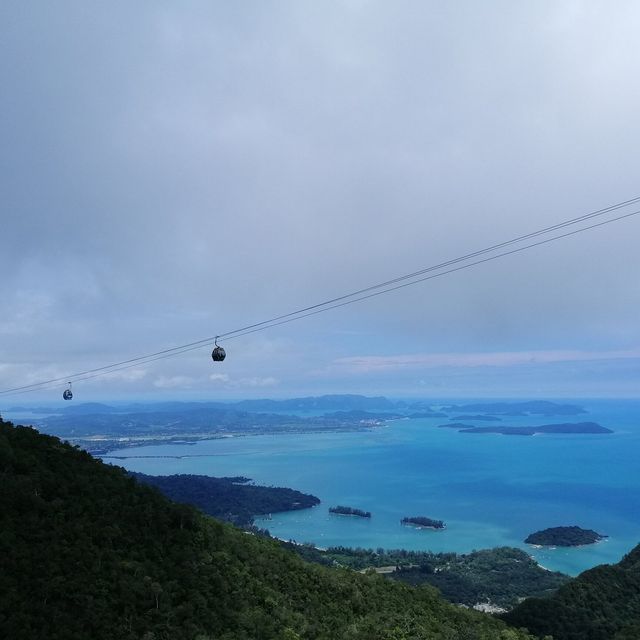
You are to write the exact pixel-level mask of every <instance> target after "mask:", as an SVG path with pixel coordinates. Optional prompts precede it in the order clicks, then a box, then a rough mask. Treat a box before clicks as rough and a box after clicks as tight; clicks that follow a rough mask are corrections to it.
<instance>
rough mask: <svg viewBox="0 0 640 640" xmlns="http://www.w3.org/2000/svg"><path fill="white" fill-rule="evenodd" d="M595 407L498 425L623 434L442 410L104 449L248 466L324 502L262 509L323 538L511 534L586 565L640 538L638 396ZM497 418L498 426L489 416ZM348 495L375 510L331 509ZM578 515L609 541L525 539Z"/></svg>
mask: <svg viewBox="0 0 640 640" xmlns="http://www.w3.org/2000/svg"><path fill="white" fill-rule="evenodd" d="M577 404H580V405H581V406H584V407H585V408H586V409H587V410H588V411H589V413H588V414H582V415H579V416H565V417H562V416H561V417H551V418H549V417H540V416H538V417H516V418H510V417H504V418H503V419H502V421H501V422H499V423H495V424H496V425H505V426H511V425H513V426H520V425H523V426H524V425H539V424H551V423H559V422H583V421H594V422H598V423H600V424H602V425H603V426H605V427H608V428H610V429H613V430H614V431H615V433H613V434H611V435H539V436H530V437H522V436H504V435H499V434H462V433H458V432H457V431H455V430H452V429H438V428H436V426H437V425H438V424H442V423H443V422H447V420H444V419H442V418H430V419H420V420H398V421H394V422H391V423H389V425H388V426H385V427H379V428H375V429H373V430H371V431H368V432H354V433H321V434H290V435H282V436H280V435H263V436H251V437H235V438H233V437H232V438H222V439H217V440H208V441H202V442H199V443H197V444H193V445H187V444H170V445H159V446H150V447H140V448H136V449H124V450H122V451H119V452H112V453H111V455H123V456H169V457H128V458H126V459H124V460H114V459H106V461H109V462H113V463H114V464H118V465H122V466H124V467H126V468H127V469H130V470H133V471H141V472H144V473H150V474H156V475H160V474H162V475H168V474H173V473H194V474H208V475H214V476H236V475H244V476H248V477H250V478H252V479H253V480H255V482H256V483H259V484H266V485H273V486H288V487H292V488H295V489H299V490H301V491H305V492H308V493H312V494H314V495H316V496H318V497H319V498H320V499H321V500H322V504H321V505H319V506H318V507H315V508H313V509H307V510H304V511H295V512H288V513H279V514H272V519H270V520H262V519H259V520H258V521H257V524H259V525H261V526H265V527H267V528H268V529H269V531H270V532H271V534H272V535H275V536H278V537H280V538H285V539H294V540H296V541H298V542H313V543H315V544H316V545H318V546H321V547H327V546H332V545H345V546H353V547H357V546H359V547H373V548H376V547H384V548H387V549H389V548H405V549H424V550H432V551H458V552H468V551H471V550H473V549H481V548H487V547H494V546H499V545H511V546H518V547H521V548H524V549H526V550H527V551H529V552H530V553H531V554H532V555H533V556H534V557H535V558H536V559H537V560H538V561H539V562H540V563H541V564H542V565H543V566H545V567H547V568H550V569H554V570H559V571H564V572H566V573H569V574H572V575H575V574H577V573H579V572H580V571H582V570H584V569H587V568H589V567H592V566H594V565H596V564H601V563H603V562H617V561H618V560H619V559H620V558H621V557H622V556H623V555H624V553H626V552H627V551H629V550H630V549H631V548H632V547H634V546H635V545H636V544H638V543H639V542H640V474H639V473H638V471H637V467H638V462H637V461H638V452H639V451H640V402H637V401H628V400H624V401H618V400H617V401H600V400H599V401H584V400H583V401H578V402H577ZM477 424H479V425H480V424H483V425H484V426H486V425H487V424H493V423H477ZM337 504H344V505H348V506H353V507H357V508H360V509H364V510H367V511H371V512H372V514H373V515H372V518H371V519H362V518H354V517H344V516H338V515H331V514H329V513H328V508H329V507H330V506H333V505H337ZM418 515H423V516H428V517H431V518H436V519H441V520H444V521H445V522H446V524H447V528H446V529H445V530H442V531H433V530H425V529H416V528H413V527H406V526H402V525H400V519H401V518H402V517H404V516H418ZM561 525H578V526H582V527H584V528H587V529H595V530H596V531H598V532H599V533H603V534H607V535H608V536H609V538H608V539H607V540H606V541H603V542H601V543H598V544H596V545H590V546H585V547H579V548H571V549H561V548H559V549H534V548H532V547H530V546H529V545H525V544H524V542H523V540H524V539H525V538H526V536H527V535H528V534H529V533H532V532H533V531H537V530H539V529H544V528H547V527H552V526H561Z"/></svg>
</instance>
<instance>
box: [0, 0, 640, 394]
mask: <svg viewBox="0 0 640 640" xmlns="http://www.w3.org/2000/svg"><path fill="white" fill-rule="evenodd" d="M0 24H1V25H2V26H1V27H0V28H1V29H2V38H0V73H1V78H2V82H1V84H0V94H1V103H2V112H3V116H2V118H1V119H0V164H1V166H0V190H1V193H2V208H1V209H0V211H1V214H0V215H1V219H0V241H1V247H2V250H1V251H0V270H1V272H0V299H1V300H2V305H1V312H0V390H3V389H8V388H13V387H17V386H22V385H28V384H32V383H35V382H39V381H43V380H49V379H52V378H58V377H69V376H70V375H71V374H73V373H75V372H80V371H86V370H89V369H92V368H95V367H101V366H103V365H108V364H110V363H113V362H119V361H122V360H126V359H129V358H132V357H136V356H139V355H144V354H147V353H153V352H156V351H158V350H161V349H165V348H169V347H172V346H176V345H182V344H186V343H189V342H192V341H196V340H200V339H203V338H207V337H209V336H215V335H218V334H223V333H226V332H228V331H231V330H234V329H236V328H238V327H242V326H245V325H248V324H252V323H254V322H259V321H262V320H265V319H268V318H271V317H274V316H277V315H280V314H283V313H287V312H289V311H292V310H296V309H299V308H302V307H306V306H308V305H312V304H314V303H317V302H320V301H324V300H326V299H329V298H333V297H335V296H339V295H341V294H344V293H346V292H351V291H354V290H357V289H360V288H363V287H367V286H369V285H372V284H375V283H378V282H381V281H385V280H388V279H392V278H395V277H397V276H399V275H402V274H405V273H409V272H412V271H415V270H418V269H421V268H425V267H428V266H430V265H433V264H437V263H440V262H443V261H446V260H449V259H452V258H456V257H458V256H461V255H464V254H466V253H469V252H473V251H476V250H479V249H482V248H484V247H487V246H490V245H493V244H495V243H498V242H502V241H505V240H509V239H511V238H513V237H516V236H519V235H521V234H525V233H529V232H532V231H535V230H537V229H540V228H543V227H546V226H549V225H553V224H555V223H557V222H560V221H563V220H567V219H570V218H573V217H576V216H580V215H583V214H586V213H588V212H590V211H594V210H597V209H600V208H602V207H606V206H607V205H610V204H613V203H617V202H621V201H624V200H627V199H630V198H633V197H636V196H638V195H640V184H639V183H638V149H640V145H639V142H640V119H639V118H638V113H640V84H639V83H638V82H637V78H638V76H639V75H640V73H639V69H638V67H639V66H640V40H638V38H637V34H638V33H639V32H640V5H638V3H637V2H633V1H631V0H629V1H624V0H620V1H618V2H615V3H611V2H605V1H598V0H590V1H588V2H587V1H585V2H581V1H577V0H546V1H545V0H542V1H538V2H517V3H516V2H512V1H511V0H493V1H491V2H485V3H478V2H474V1H471V0H467V1H459V2H448V3H444V2H435V1H430V0H425V1H417V0H415V1H413V0H400V1H398V2H393V3H392V2H382V1H372V2H368V1H365V0H343V1H337V0H336V1H327V2H322V3H319V2H311V1H305V0H291V1H287V0H278V1H269V0H254V1H246V2H242V3H229V2H223V1H213V2H205V1H188V0H187V1H185V2H180V3H175V2H162V1H153V2H144V1H140V2H135V3H131V2H120V1H117V0H116V1H113V2H109V3H87V2H85V1H77V2H72V1H67V0H61V1H60V2H56V3H51V2H44V1H41V2H38V1H33V2H28V3H26V2H22V1H17V0H16V1H14V0H5V1H4V2H3V3H2V4H1V6H0ZM634 210H635V209H634ZM639 237H640V216H636V217H631V218H629V219H626V220H621V221H619V222H616V223H613V224H609V225H606V226H603V227H600V228H598V229H594V230H591V231H586V232H584V233H580V234H577V235H575V236H573V237H570V238H565V239H562V240H558V241H556V242H553V243H549V244H547V245H545V246H540V247H536V248H533V249H531V250H528V251H526V252H522V253H519V254H515V255H511V256H507V257H504V258H501V259H499V260H495V261H492V262H489V263H486V264H482V265H477V266H476V267H473V268H469V269H465V270H462V271H459V272H456V273H452V274H448V275H445V276H443V277H440V278H437V279H435V280H430V281H427V282H424V283H421V284H417V285H415V286H412V287H407V288H404V289H401V290H399V291H395V292H393V293H389V294H387V295H383V296H379V297H376V298H373V299H371V300H367V301H363V302H360V303H358V304H353V305H350V306H347V307H343V308H340V309H335V310H332V311H328V312H326V313H322V314H319V315H316V316H313V317H310V318H306V319H302V320H300V321H298V322H294V323H290V324H286V325H281V326H278V327H274V328H271V329H269V330H266V331H262V332H259V333H254V334H251V335H247V336H243V337H238V338H236V339H234V340H229V341H227V342H224V341H222V344H223V346H224V347H225V348H226V350H227V354H228V356H227V359H226V360H225V361H224V362H223V363H213V362H212V361H211V358H210V351H211V346H212V345H209V346H204V347H203V348H202V349H200V350H195V351H191V352H189V353H187V354H184V355H182V356H179V357H175V358H170V359H166V360H160V361H157V362H153V363H148V364H143V365H139V366H135V367H131V368H129V369H126V370H123V371H120V372H115V373H110V374H109V375H106V376H102V377H99V378H95V379H92V380H87V381H84V382H77V383H76V384H75V385H74V393H75V396H76V400H96V399H99V400H103V401H107V400H118V399H133V398H154V399H162V398H166V399H197V398H201V399H223V398H241V397H292V396H296V395H316V394H322V393H342V392H349V393H363V394H367V395H378V394H383V395H389V396H392V397H424V398H447V397H469V398H474V397H586V396H633V395H636V394H637V391H638V387H639V385H638V383H639V382H640V335H639V330H638V318H639V317H640V279H639V278H638V272H639V267H640V255H639V253H638V250H637V246H638V238H639ZM63 387H64V385H62V386H60V384H58V385H54V386H53V387H52V388H48V389H44V390H38V391H37V392H33V393H28V394H18V395H15V394H14V395H4V396H0V406H2V405H5V406H6V405H16V404H26V403H31V402H36V403H42V402H54V401H55V402H58V401H61V398H60V394H61V391H62V388H63Z"/></svg>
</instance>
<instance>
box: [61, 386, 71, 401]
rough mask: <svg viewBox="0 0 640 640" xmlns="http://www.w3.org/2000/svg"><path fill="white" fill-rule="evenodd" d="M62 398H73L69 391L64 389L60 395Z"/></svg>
mask: <svg viewBox="0 0 640 640" xmlns="http://www.w3.org/2000/svg"><path fill="white" fill-rule="evenodd" d="M62 397H63V398H64V399H65V400H71V398H73V393H71V389H65V390H64V393H63V394H62Z"/></svg>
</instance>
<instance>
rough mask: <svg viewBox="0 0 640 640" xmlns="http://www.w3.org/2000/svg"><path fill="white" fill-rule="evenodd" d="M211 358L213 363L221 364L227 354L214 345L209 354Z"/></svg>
mask: <svg viewBox="0 0 640 640" xmlns="http://www.w3.org/2000/svg"><path fill="white" fill-rule="evenodd" d="M211 357H212V358H213V361H214V362H222V361H223V360H224V359H225V358H226V357H227V353H226V351H225V350H224V349H223V348H222V347H219V346H218V345H216V346H215V347H214V349H213V351H212V352H211Z"/></svg>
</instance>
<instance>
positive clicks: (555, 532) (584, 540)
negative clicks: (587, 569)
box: [525, 526, 607, 547]
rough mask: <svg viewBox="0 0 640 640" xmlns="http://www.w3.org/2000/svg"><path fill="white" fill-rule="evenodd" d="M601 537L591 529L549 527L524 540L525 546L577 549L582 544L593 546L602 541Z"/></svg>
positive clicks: (602, 537)
mask: <svg viewBox="0 0 640 640" xmlns="http://www.w3.org/2000/svg"><path fill="white" fill-rule="evenodd" d="M606 537H607V536H603V535H602V534H600V533H597V532H596V531H593V529H581V528H580V527H575V526H574V527H551V528H550V529H543V530H542V531H536V532H535V533H532V534H531V535H530V536H528V537H527V538H526V540H525V542H526V543H527V544H537V545H542V546H545V547H547V546H553V547H579V546H581V545H584V544H594V543H595V542H600V540H604V539H605V538H606Z"/></svg>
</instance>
